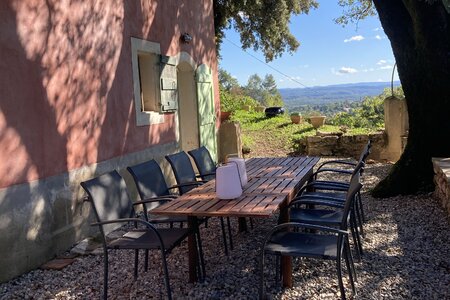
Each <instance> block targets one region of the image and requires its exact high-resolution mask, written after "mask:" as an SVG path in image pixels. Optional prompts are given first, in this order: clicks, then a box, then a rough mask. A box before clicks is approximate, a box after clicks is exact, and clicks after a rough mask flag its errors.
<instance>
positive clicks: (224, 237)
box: [220, 217, 228, 256]
mask: <svg viewBox="0 0 450 300" xmlns="http://www.w3.org/2000/svg"><path fill="white" fill-rule="evenodd" d="M220 226H221V227H222V237H223V246H224V248H225V255H226V256H228V246H227V237H226V234H225V222H224V221H223V218H222V217H220Z"/></svg>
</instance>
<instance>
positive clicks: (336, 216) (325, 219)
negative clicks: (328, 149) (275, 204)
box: [289, 162, 364, 258]
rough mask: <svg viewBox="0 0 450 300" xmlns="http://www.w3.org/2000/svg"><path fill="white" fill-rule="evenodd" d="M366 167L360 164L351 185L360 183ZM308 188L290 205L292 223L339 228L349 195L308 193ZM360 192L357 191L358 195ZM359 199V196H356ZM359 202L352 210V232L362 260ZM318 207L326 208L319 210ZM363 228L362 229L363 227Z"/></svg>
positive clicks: (356, 248) (354, 204)
mask: <svg viewBox="0 0 450 300" xmlns="http://www.w3.org/2000/svg"><path fill="white" fill-rule="evenodd" d="M363 166H364V163H363V162H360V163H359V164H358V166H357V167H356V168H355V170H354V172H353V175H352V178H351V180H350V183H349V184H350V185H351V184H352V182H353V184H355V183H354V182H360V170H361V168H362V167H363ZM306 189H307V188H305V187H304V188H303V190H305V191H304V192H303V193H302V194H301V195H300V196H297V197H296V198H294V199H293V200H292V201H291V203H290V204H289V208H290V210H289V219H290V221H292V222H298V223H308V224H315V225H322V226H328V227H330V226H331V227H338V226H339V225H340V222H341V220H342V215H343V213H344V212H343V208H344V205H345V202H346V201H347V198H346V197H347V194H345V193H339V192H338V193H336V192H322V193H317V192H308V191H306ZM358 193H359V190H358V191H357V194H358ZM355 197H357V195H355ZM357 203H358V202H357V201H353V206H352V207H351V209H350V218H349V222H350V230H351V233H352V237H353V242H354V244H355V250H356V252H357V254H358V257H359V258H361V255H362V253H363V248H362V243H361V238H360V233H359V229H358V225H360V226H362V224H358V220H357V213H358V211H357V209H358V208H357V206H356V204H357ZM317 206H322V207H323V206H325V207H326V208H325V209H324V208H320V209H318V208H317ZM361 228H362V227H361Z"/></svg>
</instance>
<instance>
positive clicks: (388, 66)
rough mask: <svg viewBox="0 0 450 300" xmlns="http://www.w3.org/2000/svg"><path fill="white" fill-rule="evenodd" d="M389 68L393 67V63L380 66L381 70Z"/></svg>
mask: <svg viewBox="0 0 450 300" xmlns="http://www.w3.org/2000/svg"><path fill="white" fill-rule="evenodd" d="M387 69H392V66H391V65H385V66H382V67H380V68H379V70H387Z"/></svg>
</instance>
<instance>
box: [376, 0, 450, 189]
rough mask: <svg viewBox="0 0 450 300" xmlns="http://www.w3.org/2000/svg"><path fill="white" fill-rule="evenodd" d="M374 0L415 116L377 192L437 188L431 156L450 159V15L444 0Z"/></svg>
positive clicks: (410, 117)
mask: <svg viewBox="0 0 450 300" xmlns="http://www.w3.org/2000/svg"><path fill="white" fill-rule="evenodd" d="M373 1H374V4H375V7H376V9H377V11H378V14H379V17H380V21H381V24H382V25H383V28H384V31H385V33H386V35H387V36H388V38H389V40H390V42H391V46H392V50H393V53H394V56H395V59H396V62H397V68H398V74H399V77H400V81H401V83H402V86H403V90H404V93H405V97H406V103H407V106H408V114H409V136H408V143H407V145H406V148H405V151H404V153H403V155H402V156H401V158H400V160H399V161H398V162H397V163H396V164H395V165H394V167H393V168H392V170H391V172H390V174H389V175H388V177H386V178H385V179H384V180H382V181H381V182H380V183H379V184H378V185H377V186H376V187H375V189H374V190H373V195H374V196H375V197H388V196H394V195H397V194H413V193H418V192H427V191H431V190H433V189H434V184H433V168H432V163H431V158H432V157H450V14H449V13H447V11H446V10H445V8H444V6H443V4H442V1H440V0H439V1H435V2H433V4H428V3H427V2H426V1H424V0H422V1H419V0H373Z"/></svg>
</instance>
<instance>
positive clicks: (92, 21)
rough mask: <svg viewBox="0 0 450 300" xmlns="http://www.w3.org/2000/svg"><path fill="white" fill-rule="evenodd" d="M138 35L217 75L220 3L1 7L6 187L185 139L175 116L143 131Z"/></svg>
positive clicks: (101, 0)
mask: <svg viewBox="0 0 450 300" xmlns="http://www.w3.org/2000/svg"><path fill="white" fill-rule="evenodd" d="M183 32H188V33H190V34H191V35H192V36H193V38H194V39H193V41H192V42H191V43H190V44H189V45H186V44H181V43H180V41H179V36H180V34H181V33H183ZM130 37H137V38H142V39H146V40H149V41H152V42H158V43H160V45H161V52H162V54H165V55H176V54H177V53H179V52H181V51H185V52H187V53H189V54H190V55H191V56H192V57H193V58H194V60H195V61H196V63H197V64H202V63H205V64H207V65H208V66H210V67H212V69H213V70H214V75H215V76H216V78H217V63H216V53H215V45H214V25H213V13H212V0H195V1H183V0H159V1H150V0H140V1H139V0H126V1H124V0H98V1H90V0H88V1H59V0H49V1H42V0H16V1H13V0H8V1H1V2H0V149H1V151H0V174H2V176H0V188H2V187H7V186H10V185H14V184H19V183H24V182H29V181H32V180H36V179H39V178H45V177H48V176H52V175H57V174H60V173H63V172H66V171H68V170H72V169H74V168H78V167H81V166H83V165H89V164H93V163H96V162H100V161H104V160H107V159H110V158H113V157H117V156H121V155H124V154H127V153H132V152H136V151H140V150H143V149H145V148H147V147H150V146H152V145H157V144H164V143H168V142H171V141H174V140H175V128H174V126H175V122H174V116H173V115H172V114H168V115H165V123H164V124H159V125H152V126H143V127H137V126H136V121H135V108H134V101H133V82H132V68H131V43H130ZM216 82H217V81H216ZM215 101H216V107H218V106H219V105H218V101H219V100H218V88H217V84H216V86H215Z"/></svg>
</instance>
